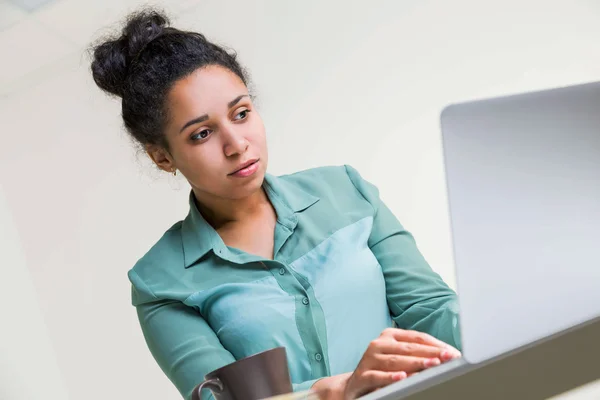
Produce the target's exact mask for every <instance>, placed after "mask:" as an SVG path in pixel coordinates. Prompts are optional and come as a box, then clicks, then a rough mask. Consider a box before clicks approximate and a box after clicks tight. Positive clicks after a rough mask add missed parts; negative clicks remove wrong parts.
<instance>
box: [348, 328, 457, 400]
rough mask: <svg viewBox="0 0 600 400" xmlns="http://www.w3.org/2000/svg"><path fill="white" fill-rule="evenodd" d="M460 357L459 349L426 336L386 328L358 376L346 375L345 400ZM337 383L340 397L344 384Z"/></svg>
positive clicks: (357, 373)
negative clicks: (340, 387)
mask: <svg viewBox="0 0 600 400" xmlns="http://www.w3.org/2000/svg"><path fill="white" fill-rule="evenodd" d="M460 356H461V354H460V352H459V351H458V350H457V349H455V348H454V347H452V346H450V345H448V344H446V343H444V342H442V341H440V340H438V339H436V338H434V337H432V336H431V335H428V334H426V333H421V332H417V331H407V330H403V329H394V328H389V329H386V330H385V331H383V333H382V334H381V335H380V336H379V337H378V338H377V339H375V340H373V341H372V342H371V343H370V344H369V347H368V348H367V351H366V352H365V353H364V355H363V357H362V359H361V361H360V363H359V364H358V367H357V368H356V370H355V371H354V373H352V374H351V375H349V376H344V380H343V383H344V384H343V386H345V387H344V394H343V396H342V398H343V399H344V400H349V399H355V398H357V397H360V396H362V395H364V394H366V393H369V392H372V391H374V390H377V389H379V388H381V387H383V386H387V385H389V384H391V383H394V382H397V381H399V380H402V379H404V378H406V377H407V376H410V375H412V374H415V373H417V372H419V371H422V370H424V369H426V368H429V367H433V366H436V365H439V364H441V363H443V362H446V361H449V360H452V359H454V358H458V357H460ZM340 379H341V378H340ZM337 384H338V387H337V390H336V393H338V395H339V385H340V384H341V383H340V382H337ZM338 398H339V397H338Z"/></svg>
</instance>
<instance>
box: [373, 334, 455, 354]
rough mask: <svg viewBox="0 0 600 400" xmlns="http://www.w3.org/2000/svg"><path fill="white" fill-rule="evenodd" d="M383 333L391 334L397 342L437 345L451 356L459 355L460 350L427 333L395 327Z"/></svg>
mask: <svg viewBox="0 0 600 400" xmlns="http://www.w3.org/2000/svg"><path fill="white" fill-rule="evenodd" d="M383 335H387V336H391V337H393V338H394V339H396V340H397V341H399V342H411V343H418V344H425V345H429V346H435V347H439V348H440V349H445V350H448V351H449V352H450V353H451V354H452V357H453V358H454V357H460V356H461V354H460V352H459V351H458V350H457V349H455V348H454V347H452V346H450V345H449V344H447V343H444V342H442V341H441V340H439V339H436V338H435V337H433V336H431V335H429V334H427V333H423V332H418V331H412V330H404V329H397V328H389V329H386V330H385V331H384V333H383Z"/></svg>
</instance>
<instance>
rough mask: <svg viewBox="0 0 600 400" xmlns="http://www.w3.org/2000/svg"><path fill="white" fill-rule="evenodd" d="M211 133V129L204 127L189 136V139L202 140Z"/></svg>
mask: <svg viewBox="0 0 600 400" xmlns="http://www.w3.org/2000/svg"><path fill="white" fill-rule="evenodd" d="M211 133H212V131H211V130H210V129H204V130H202V131H200V132H197V133H194V134H193V135H192V136H190V139H192V140H193V141H199V140H204V139H206V138H207V137H208V136H209V135H210V134H211Z"/></svg>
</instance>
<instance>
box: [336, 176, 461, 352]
mask: <svg viewBox="0 0 600 400" xmlns="http://www.w3.org/2000/svg"><path fill="white" fill-rule="evenodd" d="M346 172H347V174H348V176H349V177H350V180H351V181H352V183H353V184H354V186H355V187H356V189H357V190H358V191H359V192H360V194H361V195H362V196H363V197H364V198H365V199H366V200H367V201H368V202H369V203H370V204H371V206H372V207H373V210H374V217H373V229H372V231H371V234H370V237H369V247H370V248H371V251H372V252H373V254H374V255H375V257H376V258H377V260H378V261H379V264H380V265H381V268H382V271H383V275H384V278H385V285H386V297H387V302H388V307H389V308H390V312H391V314H392V318H393V320H394V322H395V323H396V325H397V326H398V327H399V328H402V329H409V330H416V331H420V332H425V333H428V334H430V335H432V336H435V337H437V338H438V339H440V340H442V341H444V342H445V343H448V344H450V345H452V346H454V347H456V348H458V349H459V350H461V341H460V331H459V320H458V318H459V315H458V302H457V296H456V293H455V292H454V291H453V290H452V289H451V288H450V287H448V285H447V284H446V283H445V282H444V281H443V280H442V278H441V277H440V275H439V274H437V273H436V272H435V271H433V269H432V268H431V267H430V265H429V264H428V263H427V261H426V260H425V258H424V257H423V255H422V254H421V252H420V251H419V249H418V248H417V245H416V242H415V240H414V238H413V236H412V235H411V234H410V233H409V232H408V231H406V230H405V229H404V227H403V226H402V224H401V223H400V222H399V221H398V219H397V218H396V217H395V216H394V214H393V213H392V212H391V210H390V209H389V208H388V207H387V206H386V205H385V204H384V203H383V202H382V201H381V199H380V197H379V191H378V189H377V188H376V187H375V186H374V185H373V184H371V183H369V182H368V181H366V180H364V179H363V178H362V177H361V176H360V174H359V173H358V172H357V171H356V170H355V169H354V168H352V167H351V166H346Z"/></svg>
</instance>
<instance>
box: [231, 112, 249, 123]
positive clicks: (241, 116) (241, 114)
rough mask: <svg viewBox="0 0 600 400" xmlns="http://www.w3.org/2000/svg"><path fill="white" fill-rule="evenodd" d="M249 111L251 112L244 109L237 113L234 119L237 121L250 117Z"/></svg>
mask: <svg viewBox="0 0 600 400" xmlns="http://www.w3.org/2000/svg"><path fill="white" fill-rule="evenodd" d="M249 113H250V110H242V111H240V112H239V113H237V114H236V116H235V117H233V119H234V120H236V121H241V120H243V119H246V118H247V117H248V114H249Z"/></svg>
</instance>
